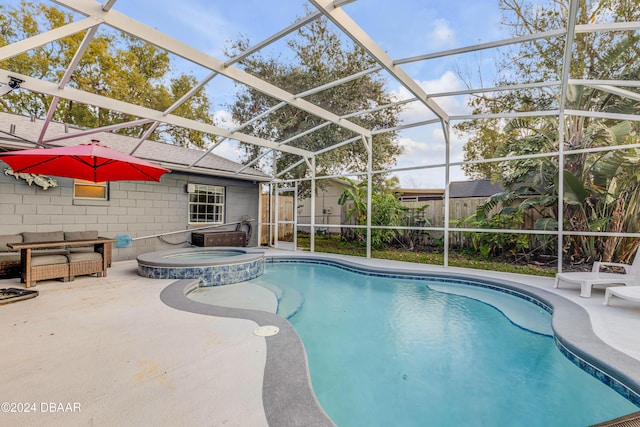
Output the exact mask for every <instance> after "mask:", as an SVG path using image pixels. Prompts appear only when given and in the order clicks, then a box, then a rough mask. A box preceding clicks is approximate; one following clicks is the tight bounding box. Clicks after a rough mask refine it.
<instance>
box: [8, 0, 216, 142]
mask: <svg viewBox="0 0 640 427" xmlns="http://www.w3.org/2000/svg"><path fill="white" fill-rule="evenodd" d="M72 21H73V15H71V14H69V13H65V12H63V11H61V10H60V9H58V8H56V7H53V6H46V5H43V4H33V3H30V2H28V1H22V2H21V3H20V5H19V6H15V7H11V6H5V5H0V46H4V45H8V44H11V43H13V42H16V41H19V40H22V39H25V38H28V37H32V36H34V35H37V34H40V33H43V32H45V31H48V30H51V29H53V28H57V27H60V26H63V25H65V24H67V23H69V22H72ZM84 35H85V33H84V32H82V33H79V34H74V35H72V36H69V37H65V38H63V39H60V40H56V41H54V42H51V43H49V44H47V45H44V46H42V47H39V48H37V49H33V50H31V51H29V52H26V53H24V54H21V55H18V56H15V57H13V58H10V59H8V60H6V61H4V62H2V63H0V67H1V68H4V69H7V70H10V71H14V72H16V73H20V74H24V75H27V76H31V77H34V78H38V79H43V80H48V81H54V82H59V81H60V80H61V78H62V76H63V75H64V73H65V71H66V69H67V67H68V66H69V64H70V63H71V60H72V58H73V56H74V54H75V52H76V51H77V50H78V47H79V46H80V43H81V42H82V40H83V38H84ZM195 83H196V81H195V78H194V77H193V76H190V75H186V74H175V73H173V71H172V68H171V58H170V56H169V54H168V53H167V52H165V51H163V50H161V49H159V48H157V47H155V46H153V45H151V44H148V43H145V42H143V41H140V40H136V39H134V38H132V37H129V36H126V35H120V34H114V33H113V32H100V31H99V32H98V33H97V34H96V36H95V37H94V38H93V40H92V41H91V43H90V44H89V47H88V48H87V51H86V53H85V54H84V55H83V56H82V58H81V59H80V62H79V64H78V66H77V68H76V70H75V71H74V72H73V74H72V76H71V80H70V81H69V82H68V83H67V85H68V86H69V87H73V88H77V89H81V90H85V91H87V92H91V93H95V94H98V95H103V96H108V97H111V98H114V99H118V100H123V101H128V102H131V103H134V104H138V105H143V106H145V107H148V108H153V109H156V110H160V111H164V110H166V109H167V108H169V107H170V106H171V105H172V104H173V103H174V102H175V101H176V100H178V99H179V98H180V97H181V96H182V95H184V94H185V93H186V92H187V91H188V90H190V89H191V88H192V87H193V86H194V85H195ZM51 101H52V99H51V97H50V96H47V95H43V94H39V93H31V92H27V91H24V90H22V91H19V92H14V93H10V94H9V95H6V96H4V97H2V98H0V110H3V111H8V112H11V113H15V114H23V115H34V116H36V117H44V116H45V115H46V112H47V110H48V108H49V105H50V104H51ZM209 110H210V103H209V100H208V98H207V96H206V94H205V92H204V91H203V90H200V91H198V92H197V93H196V94H195V95H194V96H193V97H191V98H190V99H189V100H188V101H187V102H185V103H184V104H182V105H181V106H179V107H178V108H177V109H176V110H174V111H173V114H176V115H179V116H182V117H186V118H190V119H195V120H198V121H202V122H205V123H213V119H212V117H211V115H210V113H209ZM53 119H54V120H57V121H61V122H65V123H69V124H73V125H77V126H84V127H90V128H95V127H101V126H106V125H110V124H116V123H123V122H128V121H130V120H133V119H135V118H134V117H130V116H127V115H126V114H123V113H120V112H116V111H109V110H104V109H101V108H96V107H93V106H90V105H84V104H79V103H76V102H72V101H67V100H60V102H59V104H58V107H57V109H56V111H55V113H54V116H53ZM149 126H151V125H146V126H140V127H135V128H127V129H122V130H120V131H118V132H119V133H122V134H125V135H129V136H133V137H140V136H142V135H143V134H144V132H145V131H146V130H147V129H148V127H149ZM150 139H152V140H155V141H163V142H170V143H174V144H179V145H183V146H190V145H193V146H197V147H204V146H206V145H207V144H209V143H210V142H211V141H212V137H211V136H210V135H206V134H202V133H199V132H195V131H191V130H187V129H182V128H177V127H175V126H172V125H166V124H165V125H161V126H159V127H158V128H157V129H156V130H155V131H154V132H153V134H152V135H151V136H150Z"/></svg>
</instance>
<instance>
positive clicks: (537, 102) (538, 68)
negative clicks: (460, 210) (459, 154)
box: [455, 0, 640, 180]
mask: <svg viewBox="0 0 640 427" xmlns="http://www.w3.org/2000/svg"><path fill="white" fill-rule="evenodd" d="M578 2H579V5H578V10H579V12H578V20H577V22H578V23H583V24H584V23H594V22H601V21H602V22H610V21H638V20H640V3H638V2H637V1H629V0H601V1H596V0H578ZM499 4H500V8H501V9H502V11H503V24H504V25H506V26H507V27H509V28H511V32H512V35H513V36H514V37H517V36H524V35H528V34H534V33H540V32H545V31H550V30H555V29H558V28H564V27H565V26H566V19H567V12H568V10H569V0H550V1H548V2H547V3H545V4H540V3H539V2H535V1H532V0H499ZM564 42H565V39H564V37H554V38H547V39H542V40H535V41H530V42H527V43H524V44H520V45H518V46H515V47H513V48H512V49H511V50H508V51H506V52H504V54H503V55H502V57H501V58H502V59H501V60H500V61H499V66H498V69H499V71H500V73H499V75H498V77H497V78H496V81H495V82H494V83H495V85H496V86H501V85H513V84H520V83H532V82H544V81H553V80H559V79H560V73H561V68H562V56H563V52H564ZM639 54H640V34H638V32H634V31H608V32H584V33H579V34H576V37H575V42H574V48H573V53H572V60H571V71H570V76H571V78H574V79H583V78H584V79H602V80H608V79H619V80H639V79H640V62H639V61H638V60H637V58H638V55H639ZM559 94H560V92H559V87H545V88H538V89H520V90H514V91H510V92H499V93H496V94H494V95H491V94H489V95H478V96H476V97H474V98H472V99H471V101H470V103H469V105H470V107H472V110H473V113H474V114H483V113H501V112H511V111H523V112H526V111H540V110H549V109H553V108H557V107H558V99H559ZM639 104H640V103H638V102H637V101H632V100H629V99H628V98H626V99H625V98H622V97H620V96H616V95H613V94H611V93H609V92H606V91H602V90H600V89H597V88H593V87H587V86H571V87H569V93H568V96H567V108H571V109H576V110H586V111H600V112H612V113H626V114H637V112H638V111H639V110H640V107H639ZM536 120H537V119H536ZM507 124H508V122H507V121H506V120H499V119H490V120H473V121H465V122H462V123H459V124H458V125H456V126H455V129H456V130H457V131H458V132H459V133H460V134H463V135H465V136H468V142H467V143H466V145H465V153H464V157H465V160H467V161H472V160H480V159H487V158H491V157H496V152H504V147H503V146H504V145H505V144H507V145H508V144H510V142H509V139H513V138H518V137H530V136H531V134H530V130H529V131H528V132H529V133H525V134H521V133H518V132H517V130H522V128H521V127H516V128H515V129H514V127H511V128H510V130H509V129H505V126H506V125H507ZM612 125H613V123H611V121H606V120H602V119H592V118H584V117H568V118H567V121H566V128H565V140H566V141H567V147H566V148H567V149H575V148H587V147H589V146H592V144H593V143H594V142H596V143H597V140H598V138H592V137H591V134H590V133H589V132H586V130H587V129H593V128H595V127H598V126H599V127H600V128H603V127H604V128H607V127H610V126H612ZM529 127H530V126H529ZM542 127H545V128H546V127H548V125H547V124H543V125H542ZM514 130H515V131H514ZM594 140H595V141H594ZM553 142H554V143H555V144H556V145H555V146H554V145H553V144H552V145H551V146H550V147H549V146H546V148H550V149H554V148H555V149H557V140H556V141H553ZM512 154H516V153H512ZM463 169H464V171H465V173H466V174H467V175H468V176H471V177H474V178H490V179H494V180H500V179H501V178H503V177H504V175H502V173H501V171H500V170H499V169H500V168H499V166H498V165H497V164H495V163H480V164H471V165H466V166H463Z"/></svg>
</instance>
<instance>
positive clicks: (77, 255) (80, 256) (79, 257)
mask: <svg viewBox="0 0 640 427" xmlns="http://www.w3.org/2000/svg"><path fill="white" fill-rule="evenodd" d="M67 256H68V258H69V262H72V263H73V262H83V261H102V254H100V253H98V252H72V253H70V254H69V255H67Z"/></svg>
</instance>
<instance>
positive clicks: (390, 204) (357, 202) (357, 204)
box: [338, 178, 407, 248]
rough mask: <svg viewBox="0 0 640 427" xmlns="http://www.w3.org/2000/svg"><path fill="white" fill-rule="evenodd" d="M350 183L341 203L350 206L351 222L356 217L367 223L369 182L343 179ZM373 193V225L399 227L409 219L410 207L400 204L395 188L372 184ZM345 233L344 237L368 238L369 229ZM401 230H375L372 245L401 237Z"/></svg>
mask: <svg viewBox="0 0 640 427" xmlns="http://www.w3.org/2000/svg"><path fill="white" fill-rule="evenodd" d="M342 180H343V181H344V183H345V184H346V185H347V186H346V187H343V189H342V191H343V192H342V195H340V198H339V199H338V204H339V205H348V208H349V212H348V213H347V218H346V220H347V222H348V221H351V220H352V219H354V220H355V222H356V224H358V225H367V212H368V210H367V193H368V191H367V187H368V183H367V181H360V182H355V181H353V180H351V179H349V178H342ZM372 192H373V194H372V195H371V225H372V226H376V225H379V226H386V227H399V226H401V225H403V220H404V219H405V215H404V213H405V212H406V211H407V208H406V207H405V206H404V205H403V204H402V203H400V201H399V200H398V198H397V197H396V195H395V194H394V193H393V191H392V190H391V189H385V188H381V187H378V186H376V185H373V184H372ZM346 230H348V231H347V232H346V233H343V237H344V238H348V239H353V240H358V241H361V242H362V241H364V240H365V238H366V232H365V231H364V230H362V229H355V230H351V229H348V228H347V229H346ZM398 235H399V233H398V230H395V229H387V228H383V229H379V228H376V229H372V230H371V247H373V248H381V247H383V246H384V245H386V244H389V243H391V242H392V241H393V240H394V239H396V238H397V237H398Z"/></svg>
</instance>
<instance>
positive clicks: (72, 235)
mask: <svg viewBox="0 0 640 427" xmlns="http://www.w3.org/2000/svg"><path fill="white" fill-rule="evenodd" d="M97 238H98V230H88V231H65V232H64V240H92V239H97ZM68 249H69V252H71V253H75V252H93V245H87V246H70V247H69V248H68Z"/></svg>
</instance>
